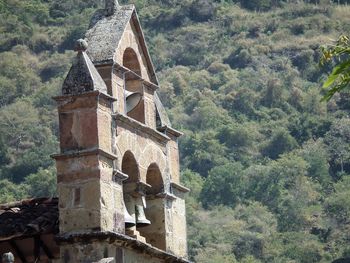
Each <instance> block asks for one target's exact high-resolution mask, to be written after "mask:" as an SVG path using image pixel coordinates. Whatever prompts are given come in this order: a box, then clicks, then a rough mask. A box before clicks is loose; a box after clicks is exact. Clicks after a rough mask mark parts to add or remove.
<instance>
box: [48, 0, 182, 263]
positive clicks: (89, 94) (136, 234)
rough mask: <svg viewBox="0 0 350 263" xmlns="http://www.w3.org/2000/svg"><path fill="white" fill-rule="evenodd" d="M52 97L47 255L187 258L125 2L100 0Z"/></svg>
mask: <svg viewBox="0 0 350 263" xmlns="http://www.w3.org/2000/svg"><path fill="white" fill-rule="evenodd" d="M76 51H77V56H76V58H75V61H74V62H73V65H72V67H71V69H70V71H69V73H68V75H67V77H66V80H65V81H64V84H63V87H62V95H60V96H58V97H56V98H55V100H56V101H57V105H58V115H59V126H60V153H59V154H56V155H54V156H53V157H54V158H55V160H56V167H57V183H58V194H59V205H58V207H59V235H58V237H57V241H58V242H59V244H60V259H59V260H57V262H67V263H68V262H187V261H186V258H187V240H186V215H185V201H184V194H185V193H186V192H188V189H187V188H186V187H184V186H182V185H181V184H180V172H179V171H180V167H179V153H178V143H177V139H178V137H179V136H181V132H179V131H177V130H175V129H173V128H172V127H171V124H170V122H169V119H168V117H167V116H166V113H165V110H164V108H163V106H162V104H161V102H160V100H159V98H158V96H157V89H158V88H159V87H158V81H157V78H156V75H155V71H154V67H153V64H152V61H151V58H150V56H149V53H148V50H147V46H146V43H145V39H144V36H143V33H142V29H141V26H140V22H139V19H138V16H137V13H136V10H135V8H134V6H133V5H127V6H120V5H119V4H118V2H117V1H116V0H106V4H105V9H103V10H98V11H97V12H96V14H95V15H94V16H93V18H92V20H91V24H90V28H89V29H88V31H87V33H86V36H85V39H84V40H79V41H78V42H77V46H76Z"/></svg>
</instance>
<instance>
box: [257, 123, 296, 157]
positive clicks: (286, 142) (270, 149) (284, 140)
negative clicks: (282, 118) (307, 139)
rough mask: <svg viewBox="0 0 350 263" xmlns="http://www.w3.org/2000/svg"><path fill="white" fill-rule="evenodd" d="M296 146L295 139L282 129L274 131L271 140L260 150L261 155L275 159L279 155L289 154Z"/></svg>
mask: <svg viewBox="0 0 350 263" xmlns="http://www.w3.org/2000/svg"><path fill="white" fill-rule="evenodd" d="M296 146H297V142H296V141H295V139H294V138H293V137H292V136H291V135H290V134H289V133H288V131H286V130H284V129H278V130H275V131H274V132H273V134H272V136H271V139H270V140H269V142H268V143H267V145H266V146H264V147H263V149H262V154H263V155H265V156H268V157H269V158H271V159H274V160H275V159H277V158H278V157H279V156H280V155H281V154H283V153H285V152H289V151H291V150H292V149H294V148H295V147H296Z"/></svg>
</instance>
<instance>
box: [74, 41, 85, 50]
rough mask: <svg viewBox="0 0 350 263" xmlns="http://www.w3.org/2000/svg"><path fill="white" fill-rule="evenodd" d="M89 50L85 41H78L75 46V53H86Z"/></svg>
mask: <svg viewBox="0 0 350 263" xmlns="http://www.w3.org/2000/svg"><path fill="white" fill-rule="evenodd" d="M87 48H88V43H87V42H86V41H85V40H84V39H81V38H80V39H78V40H77V41H76V43H75V46H74V51H77V52H84V51H86V50H87Z"/></svg>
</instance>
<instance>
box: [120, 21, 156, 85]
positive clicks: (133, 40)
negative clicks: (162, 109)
mask: <svg viewBox="0 0 350 263" xmlns="http://www.w3.org/2000/svg"><path fill="white" fill-rule="evenodd" d="M127 48H132V49H133V50H134V51H135V53H136V54H137V59H138V61H139V63H140V68H141V77H142V78H144V79H145V80H147V81H150V77H149V72H148V66H147V62H146V59H145V54H144V53H143V51H142V48H141V45H140V42H139V39H138V34H137V33H136V29H135V26H134V25H133V22H132V20H130V21H129V23H128V24H127V25H126V28H125V30H124V33H123V35H122V38H121V40H120V42H119V45H118V47H117V49H116V52H115V54H114V61H116V62H117V63H119V64H120V65H123V55H124V52H125V50H126V49H127Z"/></svg>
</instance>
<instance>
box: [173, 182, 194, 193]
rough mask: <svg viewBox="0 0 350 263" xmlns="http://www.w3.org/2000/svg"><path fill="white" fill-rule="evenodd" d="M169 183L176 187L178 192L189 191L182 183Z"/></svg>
mask: <svg viewBox="0 0 350 263" xmlns="http://www.w3.org/2000/svg"><path fill="white" fill-rule="evenodd" d="M170 185H171V187H174V188H175V189H177V190H179V191H180V192H183V193H188V192H190V191H191V190H190V189H189V188H187V187H186V186H183V185H181V184H178V183H175V182H171V183H170Z"/></svg>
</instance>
